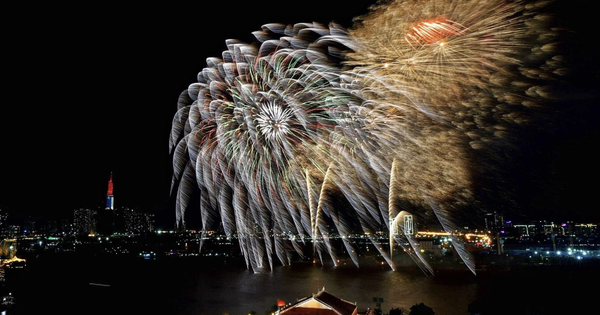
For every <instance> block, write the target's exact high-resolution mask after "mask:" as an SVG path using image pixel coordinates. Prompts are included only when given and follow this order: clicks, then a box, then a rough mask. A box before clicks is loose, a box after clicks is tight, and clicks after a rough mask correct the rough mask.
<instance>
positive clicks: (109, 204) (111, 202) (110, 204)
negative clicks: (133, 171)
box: [106, 172, 115, 210]
mask: <svg viewBox="0 0 600 315" xmlns="http://www.w3.org/2000/svg"><path fill="white" fill-rule="evenodd" d="M114 209H115V196H113V182H112V172H111V173H110V179H109V180H108V191H107V193H106V210H114Z"/></svg>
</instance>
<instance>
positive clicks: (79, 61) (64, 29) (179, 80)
mask: <svg viewBox="0 0 600 315" xmlns="http://www.w3.org/2000/svg"><path fill="white" fill-rule="evenodd" d="M372 2H373V1H362V2H360V4H353V6H352V7H348V5H347V4H346V5H345V9H346V10H337V11H336V10H332V8H336V7H338V6H339V5H340V1H331V2H323V1H320V2H317V1H312V2H311V1H309V2H305V5H298V4H297V5H298V6H297V7H295V8H294V10H289V9H288V10H280V13H277V14H270V13H269V12H271V10H267V9H268V8H272V7H281V4H277V3H276V2H273V3H271V2H267V3H265V4H261V5H257V4H252V5H247V4H246V5H244V4H239V5H240V7H239V12H237V13H235V14H234V15H231V16H229V17H227V18H226V19H228V20H227V21H223V23H222V24H220V25H219V26H218V27H214V25H213V24H211V22H208V20H207V19H206V16H207V15H210V14H211V12H218V10H222V9H221V8H219V7H218V6H216V5H215V6H214V7H211V6H208V5H204V4H203V5H197V6H196V5H194V6H193V7H187V8H186V7H181V8H180V7H176V6H171V5H168V6H166V5H165V6H156V7H153V6H151V5H150V6H147V7H145V8H142V9H140V8H137V7H128V6H121V7H119V8H111V7H100V8H94V9H92V8H85V7H82V8H80V10H81V12H80V15H75V16H72V15H69V14H67V11H66V10H65V9H66V8H63V7H61V6H60V5H42V7H38V8H37V9H36V10H32V11H28V14H27V15H21V14H19V13H21V11H20V10H19V9H22V8H16V9H17V10H16V11H15V12H16V13H17V14H16V16H17V17H21V18H22V20H23V21H29V22H30V23H32V24H31V25H32V28H33V29H34V30H35V31H34V32H27V31H26V30H25V29H19V30H18V31H15V32H14V33H12V34H11V35H10V36H9V39H8V40H9V46H10V47H11V48H10V49H9V53H10V56H11V58H12V60H14V62H13V64H14V65H15V66H16V67H15V68H14V69H11V71H12V70H14V71H12V72H11V75H12V80H11V83H12V84H14V85H12V86H11V88H10V89H9V92H10V93H11V96H10V98H9V101H8V104H7V105H5V106H3V109H2V115H1V117H2V118H0V119H1V126H0V128H2V145H3V146H4V148H6V149H7V150H5V151H4V153H3V158H2V161H3V162H2V175H3V178H2V180H1V182H2V186H1V188H2V189H1V191H2V195H0V207H1V208H7V209H9V210H11V211H15V212H17V213H23V214H32V215H41V216H52V215H54V214H57V215H58V214H68V213H70V212H72V211H73V209H76V208H82V207H83V208H86V207H90V208H93V207H98V206H103V205H102V203H103V202H104V201H106V183H107V181H108V176H109V174H110V173H111V172H112V173H113V174H114V181H115V192H114V195H115V205H116V207H117V208H119V207H121V206H124V207H130V208H138V209H143V210H145V211H149V212H155V213H160V214H164V216H165V218H166V219H167V220H169V218H170V220H173V222H174V219H175V209H174V206H173V205H174V202H173V198H172V196H171V195H170V194H171V191H170V185H171V176H172V162H171V159H170V155H169V153H168V138H169V131H170V127H171V121H172V117H173V114H174V113H175V110H176V104H177V99H178V97H179V94H180V93H181V92H182V91H183V90H184V89H186V88H187V86H188V85H189V84H191V83H194V82H195V81H196V75H197V73H198V72H199V71H200V70H201V69H202V68H204V67H205V66H206V58H208V57H215V56H216V57H219V56H220V54H221V52H222V51H223V50H225V40H226V39H229V38H239V39H242V40H248V39H249V38H250V36H251V32H253V31H255V30H257V29H260V26H261V25H263V24H266V23H273V22H281V23H299V22H312V21H313V20H316V21H320V22H323V23H327V22H329V21H332V20H342V21H343V22H344V24H345V25H347V26H349V25H350V23H349V22H350V20H351V18H352V17H355V16H357V15H359V14H363V13H366V7H367V5H368V3H372ZM576 2H577V1H576ZM319 3H325V4H323V5H322V6H320V5H319ZM578 3H580V4H581V5H586V4H587V2H586V1H579V2H578ZM327 5H329V7H325V6H327ZM583 11H586V10H583ZM200 12H202V13H200ZM165 14H166V15H165ZM579 14H582V15H584V16H583V17H582V18H581V19H580V21H578V22H577V25H576V26H577V29H578V30H580V31H587V32H591V30H589V29H587V28H586V25H585V24H584V23H585V22H586V21H587V22H589V20H586V17H587V16H586V15H585V14H589V13H587V12H581V13H579ZM165 16H167V17H169V18H166V17H165ZM175 17H178V18H176V19H175V20H176V21H177V22H176V23H171V22H166V21H167V20H168V21H172V20H173V18H175ZM224 19H225V18H224ZM15 21H17V20H15ZM238 22H243V23H238ZM568 23H573V21H568ZM240 24H242V25H240ZM15 25H18V24H15ZM221 26H222V27H221ZM75 29H79V30H83V33H84V35H83V36H82V35H80V33H78V32H75ZM584 34H585V35H587V33H584ZM582 38H584V37H583V36H582ZM579 44H580V45H581V46H574V47H573V48H574V49H581V50H582V52H583V51H584V49H586V50H585V52H586V54H584V55H582V60H583V61H584V62H589V64H588V66H589V69H591V70H593V71H594V70H595V71H597V61H594V57H597V55H596V53H592V52H591V51H588V50H587V49H588V48H589V47H587V45H588V44H586V43H579ZM589 45H591V44H589ZM594 62H596V63H594ZM592 75H593V76H592V77H591V78H590V79H589V80H592V81H591V82H595V81H594V80H596V79H597V73H596V72H594V73H592ZM582 81H584V82H585V80H582ZM591 82H585V83H586V84H589V85H591V86H593V84H592V83H591ZM577 105H579V107H576V106H577ZM577 105H574V106H573V108H572V109H570V110H569V111H567V113H568V114H570V115H569V116H565V119H564V120H560V121H552V123H553V125H548V126H541V128H542V129H541V130H536V132H535V133H532V134H529V135H524V136H527V137H532V138H528V139H527V143H528V144H536V147H533V146H530V147H527V148H521V149H522V150H521V151H520V152H519V154H522V155H521V156H520V157H521V158H520V159H518V160H517V162H518V164H517V165H514V170H511V172H512V171H514V172H516V173H511V174H507V176H510V180H511V181H513V180H514V182H515V183H516V184H517V185H518V186H517V187H516V190H517V191H518V192H519V195H518V196H517V198H516V199H515V200H514V202H513V203H507V204H505V205H503V206H509V205H514V207H515V208H519V209H522V210H523V214H526V215H531V216H537V217H540V216H544V215H547V216H548V217H557V216H558V217H565V220H568V219H571V218H568V216H579V217H581V218H587V219H589V220H592V221H593V220H596V221H598V220H599V214H598V211H597V209H596V208H595V205H594V200H593V199H594V198H593V196H594V192H595V187H594V185H593V184H588V183H586V182H587V181H585V180H582V177H588V178H597V176H598V175H600V174H599V170H598V165H597V162H596V155H595V153H594V150H593V147H594V146H595V144H597V143H598V134H599V129H598V124H597V117H598V108H597V106H594V105H596V103H594V104H589V105H586V104H584V105H582V104H577ZM5 110H6V112H5ZM545 127H548V129H547V130H545V129H544V128H545ZM499 180H503V179H502V178H499ZM493 207H494V205H490V209H489V210H490V211H493V210H498V211H502V210H510V209H500V208H498V209H493ZM528 211H530V212H528ZM573 219H578V218H573Z"/></svg>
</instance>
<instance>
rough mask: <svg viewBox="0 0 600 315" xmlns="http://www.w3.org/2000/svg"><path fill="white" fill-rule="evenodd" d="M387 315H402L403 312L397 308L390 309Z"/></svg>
mask: <svg viewBox="0 0 600 315" xmlns="http://www.w3.org/2000/svg"><path fill="white" fill-rule="evenodd" d="M388 315H404V311H403V310H402V309H400V308H398V307H396V308H392V309H391V310H390V312H389V314H388Z"/></svg>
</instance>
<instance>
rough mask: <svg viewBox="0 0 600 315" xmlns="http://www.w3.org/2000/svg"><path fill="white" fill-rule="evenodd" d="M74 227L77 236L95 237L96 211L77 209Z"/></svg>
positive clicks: (74, 213)
mask: <svg viewBox="0 0 600 315" xmlns="http://www.w3.org/2000/svg"><path fill="white" fill-rule="evenodd" d="M73 225H74V228H75V233H76V234H77V235H94V234H96V228H97V217H96V210H93V209H75V211H74V212H73Z"/></svg>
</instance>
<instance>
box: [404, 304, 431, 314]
mask: <svg viewBox="0 0 600 315" xmlns="http://www.w3.org/2000/svg"><path fill="white" fill-rule="evenodd" d="M434 314H435V313H434V312H433V309H432V308H431V307H429V306H427V305H425V304H423V302H421V303H419V304H415V305H413V306H411V307H410V313H408V315H434Z"/></svg>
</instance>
